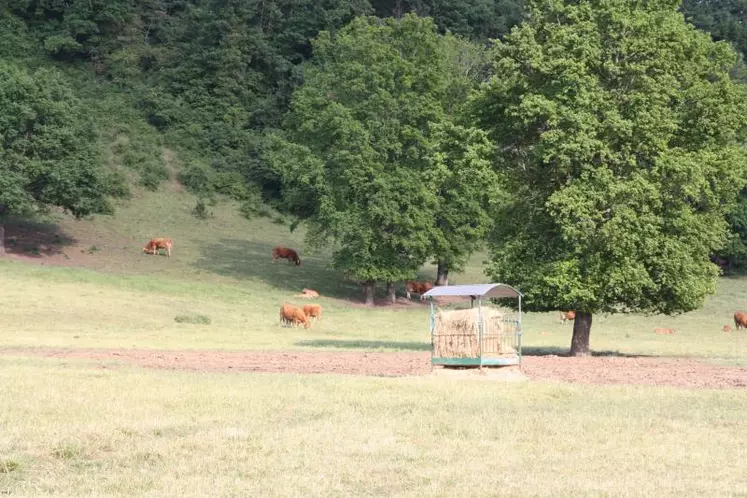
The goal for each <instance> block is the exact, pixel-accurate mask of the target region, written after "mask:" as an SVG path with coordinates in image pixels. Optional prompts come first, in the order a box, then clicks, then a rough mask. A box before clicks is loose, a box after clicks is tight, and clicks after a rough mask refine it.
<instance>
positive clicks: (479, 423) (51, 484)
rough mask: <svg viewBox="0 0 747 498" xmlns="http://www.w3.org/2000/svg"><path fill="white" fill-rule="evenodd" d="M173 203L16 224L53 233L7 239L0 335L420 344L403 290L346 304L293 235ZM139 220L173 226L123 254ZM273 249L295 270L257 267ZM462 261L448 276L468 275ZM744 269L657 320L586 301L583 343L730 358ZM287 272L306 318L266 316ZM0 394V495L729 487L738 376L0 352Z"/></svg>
mask: <svg viewBox="0 0 747 498" xmlns="http://www.w3.org/2000/svg"><path fill="white" fill-rule="evenodd" d="M193 206H194V198H193V197H192V196H190V195H189V194H186V193H184V192H182V191H180V190H179V189H178V186H177V185H176V184H170V185H169V187H168V189H167V191H166V192H162V193H161V194H159V195H156V194H151V193H146V192H139V193H137V195H136V197H135V198H134V199H133V200H131V201H129V202H125V203H122V205H121V206H120V207H119V211H118V215H117V216H116V217H113V218H108V217H96V218H93V219H92V220H83V221H75V220H72V219H70V218H67V217H64V216H61V215H55V216H53V218H52V221H54V222H55V223H56V224H57V225H49V224H44V223H40V224H37V225H30V226H28V227H27V228H30V229H31V232H30V233H31V235H33V236H34V237H36V238H37V239H36V240H51V241H52V242H53V243H54V244H53V247H52V248H51V249H45V248H44V247H41V250H35V248H34V246H33V244H32V245H24V244H25V242H24V238H23V237H19V238H18V239H11V241H12V242H13V243H15V245H11V246H10V247H9V249H10V252H11V258H10V259H9V260H0V281H2V285H3V292H2V293H1V294H0V312H1V313H2V317H3V319H2V328H1V331H2V333H0V346H3V347H8V346H10V347H13V346H26V347H35V346H49V347H65V348H82V347H94V348H107V347H112V348H115V347H116V348H120V347H124V348H153V349H228V350H247V349H296V350H316V349H325V350H334V349H352V350H356V349H357V350H361V349H363V350H384V351H408V350H409V351H427V350H428V348H429V337H428V332H427V323H428V322H427V311H426V308H425V307H424V306H422V305H420V304H418V303H415V304H412V305H410V306H399V307H397V308H395V309H392V308H387V307H381V308H377V309H365V308H362V307H360V306H359V305H358V304H357V303H356V302H355V300H356V299H357V298H358V297H359V291H358V289H357V287H356V286H355V285H352V284H351V283H349V282H347V281H346V280H345V279H343V278H342V277H341V276H340V275H339V274H338V273H336V272H334V271H332V270H330V269H329V268H328V267H327V264H328V261H329V255H328V254H327V253H324V252H322V253H319V254H314V253H312V252H310V251H308V250H307V248H305V247H304V245H303V233H302V231H299V232H296V233H293V234H290V233H289V232H288V229H287V227H286V226H283V225H280V224H279V223H277V222H275V221H273V219H272V218H260V219H255V220H252V221H247V220H244V219H242V218H239V217H238V216H236V214H235V211H234V208H233V207H232V206H228V205H219V206H215V207H212V208H211V209H212V210H213V213H214V216H213V218H211V219H209V220H206V221H200V220H197V219H195V218H194V217H192V216H191V214H190V210H191V209H192V207H193ZM16 228H17V227H16ZM9 232H10V235H11V236H13V233H14V227H12V226H11V228H10V229H9ZM26 235H28V233H27V234H26ZM152 236H168V237H171V238H173V239H174V241H175V246H174V253H173V256H172V257H171V258H166V257H164V256H160V257H153V256H148V255H144V254H142V253H141V250H140V249H141V248H142V246H143V245H144V244H145V242H146V241H147V240H148V239H149V238H150V237H152ZM34 237H31V239H32V241H33V240H34ZM26 242H27V241H26ZM275 244H286V245H289V246H291V247H296V248H299V249H300V250H301V257H302V259H303V265H302V266H301V267H294V266H292V265H290V264H287V263H284V262H281V263H276V264H272V263H270V249H271V247H272V246H274V245H275ZM484 257H485V256H484V255H483V254H478V255H476V256H475V257H474V258H473V259H472V261H471V262H470V264H469V265H468V267H467V268H466V270H465V272H464V273H462V274H457V275H453V276H452V279H451V280H452V282H453V283H467V282H475V281H485V277H484V276H482V273H481V268H480V263H481V261H482V259H484ZM20 260H23V261H20ZM30 262H31V263H30ZM33 263H39V264H33ZM422 275H423V276H428V277H432V275H433V268H432V266H430V265H426V267H424V268H423V269H422ZM746 283H747V279H739V278H733V279H726V278H724V279H721V280H720V281H719V286H718V293H717V294H716V295H715V296H712V297H711V298H709V299H708V301H707V302H706V304H705V306H704V308H702V309H701V310H697V311H694V312H692V313H687V314H685V315H682V316H679V317H663V316H651V317H646V316H640V315H617V316H609V317H604V316H598V317H595V318H594V326H593V329H592V337H591V345H592V348H593V349H594V350H596V351H600V352H604V351H606V352H610V353H611V354H641V355H663V356H694V357H701V358H705V359H707V360H708V361H712V362H716V363H724V364H740V365H747V334H745V333H744V332H743V331H741V332H731V333H726V332H722V331H721V327H722V325H724V324H730V323H731V316H732V314H733V312H734V311H735V310H736V309H745V308H747V304H746V303H747V286H746V285H745V284H746ZM303 287H311V288H314V289H316V290H319V291H320V292H321V293H322V295H323V296H324V297H323V298H322V299H320V300H318V301H315V302H319V303H321V304H322V305H323V306H324V309H325V315H324V318H323V320H322V321H321V322H318V323H316V324H314V327H313V328H312V329H310V330H304V329H302V328H298V329H293V328H281V327H278V326H277V323H276V322H277V310H278V308H279V305H280V304H281V303H282V302H293V303H296V304H303V303H305V302H307V301H305V300H302V299H299V298H293V297H292V296H293V294H296V293H298V292H299V291H300V289H301V288H303ZM184 317H187V318H186V319H185V318H184ZM197 317H207V318H206V319H203V318H197ZM523 320H524V329H525V335H524V345H525V351H526V352H527V353H528V354H544V353H554V352H563V351H566V350H567V348H568V345H569V342H570V335H571V326H570V325H566V326H565V327H563V326H561V325H560V323H559V321H558V318H557V316H556V314H555V313H528V314H525V315H524V317H523ZM207 322H209V323H207ZM655 327H671V328H674V329H675V330H676V332H675V334H674V335H671V336H659V335H655V334H653V332H652V331H653V329H654V328H655ZM0 399H1V400H2V401H3V409H2V410H0V494H10V495H12V496H46V495H53V494H57V495H63V496H299V495H301V496H453V495H463V494H465V493H466V492H467V490H469V489H471V487H474V486H477V487H479V488H480V489H481V490H482V492H483V494H488V495H498V494H500V495H502V496H578V495H582V496H609V495H615V496H652V495H653V496H682V495H685V496H691V495H707V496H747V477H746V476H747V474H746V473H745V472H744V461H745V460H747V447H746V446H745V444H744V437H743V435H744V434H745V432H746V430H747V418H745V416H744V414H745V413H747V392H745V391H744V390H738V389H728V390H695V389H674V388H654V387H640V386H615V387H610V386H593V385H575V384H560V383H549V382H535V381H531V382H516V383H513V382H493V381H485V380H476V379H475V380H458V379H451V378H443V377H430V376H425V377H413V378H373V377H356V376H324V375H317V376H305V375H289V374H254V375H250V374H243V375H236V374H218V373H195V372H174V371H159V370H147V369H140V368H133V367H130V366H126V365H124V366H123V365H119V364H116V363H106V364H104V365H101V364H100V362H95V363H94V362H89V361H83V360H60V359H39V358H27V357H23V355H22V353H20V352H19V353H18V354H17V355H16V356H8V355H5V356H0Z"/></svg>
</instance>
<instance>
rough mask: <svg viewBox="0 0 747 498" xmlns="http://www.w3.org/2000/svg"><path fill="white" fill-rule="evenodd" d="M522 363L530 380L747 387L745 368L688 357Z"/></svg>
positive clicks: (533, 360)
mask: <svg viewBox="0 0 747 498" xmlns="http://www.w3.org/2000/svg"><path fill="white" fill-rule="evenodd" d="M525 360H526V361H525V362H524V364H523V365H522V367H523V368H522V369H523V371H524V373H525V374H527V375H528V376H529V377H530V378H532V379H542V380H561V381H565V382H578V383H583V384H645V385H655V386H675V387H699V388H727V387H747V368H740V367H731V366H719V365H712V364H709V363H704V362H702V361H697V360H693V359H689V358H652V357H609V356H598V357H590V358H569V357H563V356H535V357H531V356H530V357H525Z"/></svg>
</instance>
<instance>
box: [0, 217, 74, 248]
mask: <svg viewBox="0 0 747 498" xmlns="http://www.w3.org/2000/svg"><path fill="white" fill-rule="evenodd" d="M0 225H2V226H3V227H4V228H5V252H6V253H8V254H13V255H17V256H26V257H34V258H41V257H45V256H54V255H57V254H64V248H65V247H66V246H71V245H73V244H75V243H76V242H77V241H76V240H75V239H73V238H72V237H70V236H68V235H66V234H64V233H63V232H62V231H61V230H60V227H59V226H58V225H57V224H55V223H47V222H43V221H36V220H29V219H27V218H21V217H15V216H9V217H7V218H0Z"/></svg>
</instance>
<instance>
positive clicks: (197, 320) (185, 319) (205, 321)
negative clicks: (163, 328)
mask: <svg viewBox="0 0 747 498" xmlns="http://www.w3.org/2000/svg"><path fill="white" fill-rule="evenodd" d="M174 321H176V322H177V323H193V324H197V325H210V321H211V320H210V317H209V316H207V315H176V316H175V317H174Z"/></svg>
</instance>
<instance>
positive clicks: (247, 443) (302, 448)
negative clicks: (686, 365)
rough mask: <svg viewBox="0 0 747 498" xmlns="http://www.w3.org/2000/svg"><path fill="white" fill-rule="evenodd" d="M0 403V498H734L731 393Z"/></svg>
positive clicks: (248, 380) (124, 397)
mask: <svg viewBox="0 0 747 498" xmlns="http://www.w3.org/2000/svg"><path fill="white" fill-rule="evenodd" d="M0 398H1V399H3V400H4V403H3V404H4V409H3V410H2V412H0V426H2V427H3V428H4V429H3V431H2V433H0V455H2V458H0V492H2V493H4V494H10V495H12V496H47V495H52V494H60V493H61V494H64V495H68V496H86V495H94V494H95V495H96V496H107V495H109V496H238V495H242V496H247V495H251V496H299V495H302V496H352V495H354V496H453V495H463V494H464V493H467V492H468V490H470V489H473V490H475V489H479V490H481V491H482V493H483V494H486V493H487V494H488V495H496V494H500V495H502V496H578V495H585V496H590V495H591V496H602V495H610V494H614V495H615V496H683V495H686V496H695V495H707V496H735V495H736V496H740V495H742V496H743V495H744V493H746V492H747V473H745V472H744V467H743V463H744V461H745V458H747V447H746V446H745V444H744V438H743V437H742V436H743V435H744V434H745V432H746V431H747V418H745V417H744V413H746V412H747V392H745V391H744V390H719V391H710V390H696V391H693V390H678V389H668V388H640V387H637V388H634V387H598V386H580V385H570V384H554V383H540V382H532V383H527V382H515V383H505V382H491V381H479V380H474V381H466V382H465V381H454V380H447V379H442V378H439V379H435V378H431V377H421V378H400V379H382V378H366V377H353V376H343V377H333V376H295V375H250V376H247V375H231V374H196V373H184V372H163V371H152V370H143V369H131V368H113V369H112V368H102V367H101V366H94V365H92V364H89V363H86V362H82V361H60V360H29V359H23V358H9V357H3V358H0ZM3 469H4V470H3Z"/></svg>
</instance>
